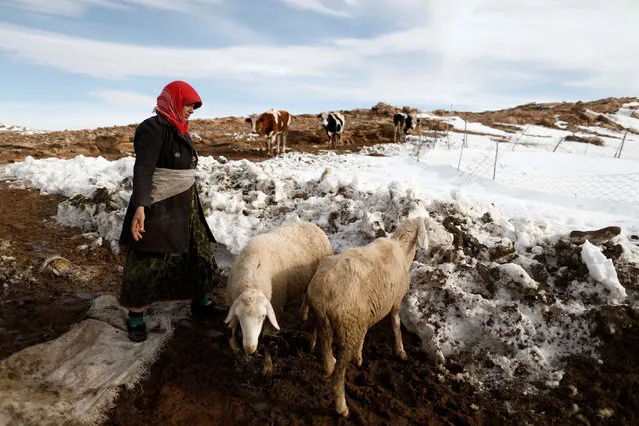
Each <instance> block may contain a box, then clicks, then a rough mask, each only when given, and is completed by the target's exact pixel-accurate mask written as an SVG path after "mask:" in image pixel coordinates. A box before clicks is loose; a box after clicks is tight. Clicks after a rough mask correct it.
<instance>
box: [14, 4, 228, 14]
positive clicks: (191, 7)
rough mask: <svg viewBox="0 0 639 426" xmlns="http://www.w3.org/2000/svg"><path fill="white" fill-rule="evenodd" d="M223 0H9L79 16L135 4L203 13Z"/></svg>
mask: <svg viewBox="0 0 639 426" xmlns="http://www.w3.org/2000/svg"><path fill="white" fill-rule="evenodd" d="M221 1H222V0H180V1H173V0H8V1H7V4H8V5H9V6H13V7H18V8H21V9H25V10H29V11H31V12H37V13H41V14H48V15H59V16H69V17H79V16H82V15H84V14H85V13H86V12H87V10H88V9H89V8H91V7H100V8H106V9H128V8H131V7H133V6H138V7H145V8H152V9H161V10H168V11H174V12H185V13H194V14H198V13H202V12H206V11H207V10H212V9H211V8H212V7H213V6H216V5H218V4H219V3H220V2H221Z"/></svg>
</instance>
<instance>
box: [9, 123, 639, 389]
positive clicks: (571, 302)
mask: <svg viewBox="0 0 639 426" xmlns="http://www.w3.org/2000/svg"><path fill="white" fill-rule="evenodd" d="M424 115H428V114H424ZM447 120H450V122H451V123H452V124H453V125H454V126H455V128H456V129H459V128H461V129H463V126H464V123H463V120H461V119H459V118H455V117H452V118H450V117H448V118H447ZM468 128H469V129H473V131H477V132H479V133H483V135H478V134H473V135H468V139H467V140H468V147H465V148H464V150H463V152H462V151H461V147H462V143H463V140H464V135H463V134H462V133H459V132H455V131H451V132H449V134H448V136H447V137H443V138H440V139H438V140H433V139H428V138H419V137H409V140H408V142H407V143H404V144H384V145H378V146H374V147H371V148H366V149H362V150H361V151H360V152H359V153H356V154H355V153H353V154H347V155H336V154H334V153H332V152H327V153H323V154H317V155H313V154H305V153H297V152H290V153H287V154H285V155H280V156H278V157H276V158H273V159H269V160H267V161H264V162H262V163H252V162H250V161H246V160H242V161H227V160H226V159H224V158H222V157H220V158H217V159H216V158H213V157H200V161H199V165H198V169H197V181H198V186H199V191H200V196H201V201H202V204H203V208H204V210H205V215H206V220H207V222H208V223H209V225H210V226H211V229H212V231H213V233H214V235H215V238H216V239H217V241H218V242H219V243H221V244H223V245H225V246H226V247H227V248H228V250H229V251H230V252H232V253H234V254H237V253H238V252H239V251H240V250H241V249H242V248H243V247H244V245H245V244H246V243H247V242H248V241H249V240H250V239H251V238H252V237H253V236H255V235H257V234H260V233H262V232H265V231H268V230H270V229H272V228H274V227H277V226H279V225H281V224H284V223H288V222H292V221H296V220H308V221H311V222H314V223H316V224H317V225H318V226H320V227H321V228H322V229H324V230H325V231H326V233H327V235H328V236H329V239H330V240H331V243H332V244H333V246H334V248H335V250H336V251H337V252H340V251H342V250H344V249H346V248H348V247H354V246H358V245H363V244H367V243H369V242H370V241H372V240H373V239H374V238H376V237H379V236H384V235H388V234H389V233H391V232H392V231H393V230H394V229H395V227H396V226H397V223H398V222H399V221H401V220H402V219H403V218H405V217H407V216H409V215H411V216H418V215H431V217H433V218H434V219H435V220H437V221H438V222H440V223H443V222H444V221H446V220H453V221H454V223H455V225H453V226H455V229H458V230H459V232H460V233H461V235H466V236H468V237H467V238H470V237H472V238H473V239H474V241H476V243H474V244H476V247H484V248H485V249H478V251H477V252H476V253H471V252H468V250H466V251H464V250H462V248H461V247H459V246H456V245H455V244H456V243H455V244H454V240H453V238H452V234H450V233H443V234H440V235H434V236H433V240H434V242H435V240H436V242H437V244H434V245H433V246H437V245H439V246H441V249H439V250H433V251H431V252H430V253H424V252H421V251H419V252H418V254H417V256H416V259H415V262H414V263H413V267H412V269H411V289H410V290H409V293H408V294H407V296H406V298H405V300H404V304H403V307H402V311H401V317H402V321H403V323H404V324H405V325H406V327H407V328H408V329H409V330H410V331H412V332H414V333H416V334H417V335H418V336H420V338H421V339H422V343H423V349H424V351H425V352H426V353H427V354H429V355H430V356H431V358H432V359H433V361H434V362H439V363H441V365H442V366H444V365H447V364H446V363H451V362H452V363H456V364H461V365H463V372H462V373H459V374H457V376H458V377H459V378H461V379H463V380H468V381H469V382H471V383H473V384H475V385H476V386H478V387H479V388H481V389H484V388H491V387H494V386H498V385H501V384H506V383H509V382H511V381H517V383H518V384H520V385H521V386H523V387H524V389H525V390H526V391H527V392H538V391H540V390H543V389H546V388H552V387H556V386H558V383H559V382H560V380H561V378H562V376H563V367H564V362H565V358H566V357H568V356H570V355H573V354H586V355H588V354H589V355H591V356H593V357H595V358H597V356H598V355H597V346H598V345H599V344H600V343H601V342H600V341H599V340H598V339H597V338H596V337H594V336H593V335H592V330H593V329H594V328H595V324H594V322H593V316H592V315H591V314H590V313H591V312H593V311H597V310H599V309H601V308H602V307H604V306H607V305H610V304H627V305H630V306H635V307H637V306H638V305H639V294H638V292H637V290H636V289H635V288H631V287H627V288H626V287H624V285H622V280H621V279H620V278H621V276H622V273H623V271H620V270H619V268H620V267H622V266H623V265H622V263H624V262H625V263H626V264H633V265H636V264H637V263H639V246H638V243H639V242H638V241H637V238H636V235H638V234H639V222H637V217H639V174H638V173H637V170H639V167H637V166H638V164H639V143H637V142H639V139H638V136H637V135H634V134H629V135H628V139H627V140H626V146H625V148H624V154H623V158H620V159H619V158H614V153H615V151H616V149H617V147H618V144H619V141H620V140H621V137H623V134H622V133H617V132H613V131H610V130H605V131H604V130H602V129H599V128H597V129H596V131H597V132H599V133H601V134H605V135H606V137H607V138H609V139H606V145H605V146H603V147H597V146H592V145H588V144H583V143H576V142H565V143H562V144H561V146H560V148H558V149H557V150H556V152H552V151H553V148H554V147H555V145H556V143H557V140H558V139H559V138H561V137H563V136H566V135H567V134H571V133H570V132H566V131H564V130H558V129H546V128H543V127H540V126H529V128H528V129H527V130H526V133H525V135H524V136H523V137H522V138H521V139H520V141H519V143H518V144H517V145H516V146H515V145H514V144H512V143H498V142H495V140H493V139H492V138H491V135H496V136H500V137H504V136H506V137H510V136H508V135H509V134H507V133H506V132H503V131H500V130H497V129H491V128H488V127H486V126H483V125H481V124H477V123H468ZM583 130H584V132H585V133H586V134H591V133H590V132H592V131H593V129H592V128H589V129H583ZM522 131H523V130H522ZM511 136H512V135H511ZM609 140H610V141H615V143H608V141H609ZM497 145H499V153H498V155H497V158H498V161H497V167H496V170H495V179H494V180H493V178H492V176H493V171H494V163H493V162H494V159H495V149H496V146H497ZM460 155H461V161H460ZM133 164H134V159H133V158H122V159H120V160H117V161H107V160H105V159H103V158H100V157H98V158H88V157H83V156H78V157H76V158H73V159H68V160H61V159H55V158H49V159H42V160H35V159H33V158H31V157H27V158H26V159H25V160H24V161H22V162H17V163H12V164H7V165H4V166H2V167H0V180H5V181H9V182H10V183H11V184H12V185H15V186H28V187H33V188H37V189H39V190H40V191H41V192H42V193H47V194H62V195H64V196H65V197H67V198H68V200H67V201H65V202H63V203H61V204H60V206H59V208H58V213H57V215H56V220H57V221H58V222H59V223H61V224H63V225H66V226H77V227H80V228H82V229H83V230H84V231H85V232H86V233H87V235H89V233H92V234H91V235H93V236H94V237H93V242H88V243H86V241H85V244H82V249H84V250H92V249H93V247H95V246H98V245H101V244H109V245H110V247H111V248H112V249H113V250H114V251H117V250H118V249H119V247H118V244H117V239H118V237H119V233H120V228H121V225H122V221H123V216H124V212H125V209H126V206H127V203H128V200H129V197H130V195H131V176H132V172H133ZM458 165H459V170H458ZM451 218H452V219H451ZM610 225H617V226H619V227H620V228H621V234H620V235H618V236H617V237H615V239H614V243H615V244H618V245H619V246H620V247H621V248H622V249H623V255H622V256H620V258H619V259H620V260H619V263H616V264H615V263H613V262H612V261H611V259H606V257H605V255H604V254H603V252H602V250H601V247H599V246H594V245H592V244H590V243H585V244H583V246H581V247H580V246H574V247H573V246H571V245H570V244H569V243H566V242H565V241H567V240H568V238H567V236H568V234H569V233H570V232H571V231H573V230H592V229H598V228H603V227H605V226H610ZM633 236H634V237H633ZM458 237H459V235H458ZM562 247H563V248H562ZM491 250H495V251H499V250H503V251H504V252H505V253H506V254H505V255H504V256H501V257H499V256H497V257H495V258H490V259H489V258H488V255H487V254H486V253H490V251H491ZM570 250H573V252H571V251H570ZM574 250H577V251H576V252H574ZM508 253H511V254H510V255H509V254H508ZM568 255H569V256H568ZM562 256H563V257H570V258H574V259H576V261H579V262H583V264H585V265H586V267H587V270H588V274H586V275H583V276H580V275H576V273H577V269H579V268H576V267H575V268H570V267H567V266H561V263H560V257H562ZM540 259H541V260H543V259H545V260H544V261H545V262H547V265H555V266H556V268H555V269H556V271H555V270H553V272H552V274H550V275H548V274H547V275H546V276H544V274H543V271H545V269H543V265H542V263H541V261H540ZM621 259H623V262H621ZM582 269H583V268H582ZM584 271H585V270H584ZM584 274H585V272H584ZM442 371H444V370H442Z"/></svg>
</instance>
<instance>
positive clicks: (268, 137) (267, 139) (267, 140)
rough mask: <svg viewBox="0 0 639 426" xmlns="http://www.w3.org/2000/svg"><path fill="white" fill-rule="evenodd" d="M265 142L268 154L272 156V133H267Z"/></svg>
mask: <svg viewBox="0 0 639 426" xmlns="http://www.w3.org/2000/svg"><path fill="white" fill-rule="evenodd" d="M265 143H266V156H267V157H270V156H271V135H266V138H265Z"/></svg>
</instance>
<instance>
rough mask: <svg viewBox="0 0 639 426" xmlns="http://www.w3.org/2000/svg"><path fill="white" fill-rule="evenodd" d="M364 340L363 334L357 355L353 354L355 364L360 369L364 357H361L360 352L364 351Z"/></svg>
mask: <svg viewBox="0 0 639 426" xmlns="http://www.w3.org/2000/svg"><path fill="white" fill-rule="evenodd" d="M364 340H366V333H364V335H363V336H362V338H361V339H360V341H359V346H358V349H357V353H356V354H355V363H356V365H357V366H358V367H361V366H362V364H363V363H364V357H363V356H362V351H363V350H364Z"/></svg>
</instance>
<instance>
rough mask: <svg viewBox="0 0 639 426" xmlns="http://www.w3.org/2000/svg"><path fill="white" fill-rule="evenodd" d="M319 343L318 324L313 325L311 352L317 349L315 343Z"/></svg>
mask: <svg viewBox="0 0 639 426" xmlns="http://www.w3.org/2000/svg"><path fill="white" fill-rule="evenodd" d="M316 343H317V325H313V332H312V333H311V343H310V347H309V350H308V351H309V352H310V353H313V351H314V350H315V344H316Z"/></svg>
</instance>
